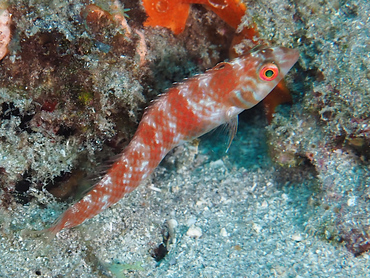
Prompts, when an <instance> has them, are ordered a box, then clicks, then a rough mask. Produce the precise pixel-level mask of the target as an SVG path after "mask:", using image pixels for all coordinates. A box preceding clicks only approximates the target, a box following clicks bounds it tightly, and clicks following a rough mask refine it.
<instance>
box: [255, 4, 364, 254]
mask: <svg viewBox="0 0 370 278" xmlns="http://www.w3.org/2000/svg"><path fill="white" fill-rule="evenodd" d="M250 9H251V13H252V14H253V16H254V18H255V20H256V22H259V21H260V20H263V18H271V20H270V21H269V22H265V24H263V25H261V26H260V27H261V28H260V29H259V30H260V33H261V36H263V37H264V38H266V39H269V40H272V41H273V42H274V43H277V44H284V43H286V37H287V36H290V37H291V42H290V45H293V46H296V47H299V49H300V51H301V56H302V60H301V63H300V67H301V68H300V70H299V71H297V73H296V75H295V76H294V77H293V78H294V84H293V83H292V80H288V84H289V85H290V86H291V88H292V87H293V89H292V91H293V98H294V100H295V104H294V105H293V106H292V107H291V109H290V112H289V114H287V113H280V114H278V115H277V116H276V117H275V119H274V121H273V124H272V125H271V126H270V127H269V138H270V139H269V141H270V146H271V153H272V155H273V157H274V159H275V160H276V161H277V162H279V163H280V164H284V165H287V166H295V165H298V164H302V163H305V162H309V163H311V164H313V165H314V166H315V169H316V171H317V172H318V175H317V178H318V180H319V182H320V184H321V190H322V191H321V194H320V195H318V196H316V197H315V198H318V199H319V200H320V204H321V207H322V210H320V211H317V213H316V214H315V217H313V218H312V219H310V221H309V222H308V224H307V225H308V227H309V229H313V230H316V229H318V227H323V225H321V223H331V225H332V226H333V227H334V229H335V230H336V231H335V233H336V234H337V235H338V237H337V239H338V240H339V241H341V240H344V241H345V242H346V244H347V246H348V247H349V249H350V250H351V251H353V252H354V253H355V254H359V253H361V252H364V251H366V250H369V245H368V241H369V240H370V237H369V232H368V231H367V230H368V228H367V227H368V226H369V224H370V222H369V219H368V217H366V215H369V206H367V205H366V203H367V202H368V191H369V178H370V171H369V159H368V153H369V145H370V144H369V143H370V137H369V135H370V134H369V119H370V118H369V111H370V110H369V107H370V95H369V91H368V90H369V89H368V88H369V85H370V79H369V76H368V68H369V63H370V57H369V43H368V42H369V38H368V34H369V31H370V29H369V24H368V23H369V18H368V11H369V9H370V6H369V3H368V2H366V1H360V2H354V1H347V2H345V3H343V2H341V1H322V2H320V4H318V3H313V2H312V3H311V2H304V1H298V2H297V3H295V5H287V4H286V3H283V2H280V1H269V2H266V1H258V2H256V3H255V4H254V5H253V7H250ZM316 15H317V16H316ZM287 18H291V19H293V20H292V21H291V22H290V24H287V22H286V19H287ZM283 26H284V28H282V27H283ZM271 30H276V32H274V33H272V32H271ZM294 92H296V93H295V94H294ZM319 223H320V224H319ZM351 231H353V234H357V236H354V237H353V238H359V237H360V236H359V234H362V243H361V244H362V246H367V248H364V247H358V248H357V247H354V245H356V244H359V243H358V242H357V241H356V242H355V241H353V238H352V237H351V236H349V234H351V233H352V232H351ZM360 231H363V232H360ZM361 244H360V246H361Z"/></svg>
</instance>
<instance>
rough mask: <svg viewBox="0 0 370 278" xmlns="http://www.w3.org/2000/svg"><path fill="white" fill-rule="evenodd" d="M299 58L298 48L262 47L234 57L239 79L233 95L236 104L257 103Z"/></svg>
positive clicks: (253, 104)
mask: <svg viewBox="0 0 370 278" xmlns="http://www.w3.org/2000/svg"><path fill="white" fill-rule="evenodd" d="M298 57H299V52H298V51H297V50H296V49H291V48H286V47H272V48H261V47H260V48H257V49H254V50H252V51H251V52H250V53H248V54H247V55H245V56H243V57H240V58H239V59H236V60H234V62H233V63H235V64H234V66H235V67H237V68H238V70H237V72H238V73H237V76H236V78H237V79H238V80H239V82H238V83H237V86H236V87H235V89H234V90H233V91H232V92H231V93H230V95H229V97H230V101H231V103H232V105H233V106H236V107H238V108H243V109H248V108H251V107H253V106H255V105H256V104H257V103H259V102H260V101H261V100H263V99H264V98H265V97H266V96H267V95H268V94H269V93H270V92H271V91H272V90H273V89H274V88H275V86H276V85H277V84H278V83H279V82H280V81H281V80H282V79H283V78H284V76H285V75H286V74H287V73H288V71H289V70H290V69H291V67H292V66H293V65H294V64H295V63H296V62H297V60H298Z"/></svg>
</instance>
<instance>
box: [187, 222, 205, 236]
mask: <svg viewBox="0 0 370 278" xmlns="http://www.w3.org/2000/svg"><path fill="white" fill-rule="evenodd" d="M202 234H203V233H202V229H201V228H199V227H195V226H194V225H192V226H191V227H190V228H189V230H188V231H187V232H186V235H187V236H189V237H193V238H200V237H201V236H202Z"/></svg>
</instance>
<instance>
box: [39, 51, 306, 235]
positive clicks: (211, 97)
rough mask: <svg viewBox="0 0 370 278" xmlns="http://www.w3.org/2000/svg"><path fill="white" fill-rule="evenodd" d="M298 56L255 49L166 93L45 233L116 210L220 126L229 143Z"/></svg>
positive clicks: (70, 226)
mask: <svg viewBox="0 0 370 278" xmlns="http://www.w3.org/2000/svg"><path fill="white" fill-rule="evenodd" d="M298 56H299V53H298V51H297V50H294V49H289V48H284V47H274V48H257V49H254V50H253V51H251V52H250V53H248V54H246V55H245V56H242V57H239V58H236V59H234V60H231V61H230V62H223V63H220V64H218V65H216V66H215V67H214V68H212V69H210V70H208V71H206V72H205V73H203V74H200V75H197V76H194V77H192V78H189V79H188V80H185V81H184V82H182V83H179V84H176V85H175V86H174V87H172V88H170V89H169V90H168V91H167V92H166V93H165V94H163V95H161V96H160V97H159V98H158V99H157V100H155V101H154V102H153V103H152V104H151V105H150V106H149V107H148V108H147V110H146V112H145V113H144V116H143V118H142V120H141V122H140V124H139V127H138V129H137V131H136V133H135V135H134V136H133V138H132V140H131V142H130V143H129V145H128V146H127V147H126V148H125V149H124V151H123V152H122V154H121V156H120V158H119V160H117V161H116V162H115V163H114V164H113V166H112V167H111V168H110V169H109V170H108V172H107V173H106V174H105V175H104V177H103V178H102V180H101V181H100V182H98V183H97V184H96V185H95V186H94V187H93V188H92V189H91V190H90V191H89V192H88V193H87V194H86V195H85V196H84V197H83V198H82V199H81V200H80V201H78V202H76V203H75V204H74V205H72V206H71V207H70V208H68V209H67V210H66V211H65V212H64V214H62V215H61V217H60V218H59V219H58V220H57V221H56V223H55V224H54V225H53V226H52V227H50V228H49V229H47V230H46V232H47V233H49V234H52V235H55V234H57V233H58V232H59V231H61V230H62V229H66V228H72V227H75V226H77V225H79V224H81V223H82V222H84V221H85V220H86V219H90V218H92V217H94V216H95V215H97V214H99V213H100V212H101V211H103V210H105V209H106V208H108V207H110V206H111V205H113V204H115V203H116V202H118V201H119V200H120V199H121V198H122V197H123V196H124V195H125V194H127V193H129V192H131V191H132V190H134V189H135V188H136V187H137V186H138V185H139V184H140V183H141V182H142V181H143V180H144V179H146V178H147V177H148V176H149V175H150V174H151V173H152V172H153V171H154V169H155V168H156V167H157V166H158V164H159V163H160V162H161V160H162V159H163V158H164V157H165V155H166V154H167V153H168V152H169V151H170V150H172V149H173V148H174V147H176V146H178V145H179V144H182V143H184V142H187V141H190V140H192V139H195V138H197V137H199V136H201V135H203V134H205V133H207V132H209V131H211V130H212V129H214V128H216V127H218V126H220V125H222V124H229V125H230V128H231V129H230V130H231V132H230V133H231V135H230V138H231V140H232V138H233V136H234V135H235V132H236V127H237V117H238V115H239V114H240V113H241V112H242V111H243V110H245V109H249V108H251V107H253V106H255V105H256V104H257V103H259V102H260V101H261V100H262V99H263V98H264V97H266V95H268V94H269V93H270V92H271V90H272V89H273V88H274V87H275V86H276V85H277V84H278V83H279V81H280V80H282V79H283V77H284V76H285V75H286V74H287V72H288V71H289V70H290V68H291V67H292V66H293V65H294V64H295V63H296V61H297V60H298ZM231 140H230V142H231Z"/></svg>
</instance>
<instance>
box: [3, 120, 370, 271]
mask: <svg viewBox="0 0 370 278" xmlns="http://www.w3.org/2000/svg"><path fill="white" fill-rule="evenodd" d="M243 118H249V119H248V120H242V121H241V123H240V125H239V131H238V134H237V136H236V138H235V139H234V142H233V144H232V145H231V148H230V150H229V152H228V153H227V154H225V152H224V151H225V149H226V146H227V138H226V136H224V135H222V133H220V132H218V131H215V132H213V133H211V134H210V135H208V136H207V137H206V138H203V139H202V140H201V143H200V145H199V148H198V150H196V148H194V147H188V148H187V149H186V151H184V149H182V148H181V147H180V149H178V150H177V151H175V152H174V153H173V154H170V156H169V157H167V158H166V160H165V161H164V162H163V163H162V164H161V166H160V167H159V168H158V169H157V170H156V171H155V173H154V175H153V176H152V178H151V179H150V180H148V181H147V182H146V183H144V184H143V185H141V186H140V187H139V188H138V189H137V190H135V191H134V192H133V193H131V194H129V195H128V196H127V197H126V198H123V199H122V200H121V201H120V202H119V203H118V204H116V205H114V206H113V207H111V208H110V209H108V210H106V211H105V212H103V213H101V214H100V215H98V216H97V217H95V218H93V219H92V220H89V221H87V222H86V223H84V224H83V225H81V226H79V227H77V228H75V229H71V230H66V231H63V232H61V233H59V234H58V236H57V237H56V238H55V239H54V240H53V241H52V242H51V243H50V244H49V245H45V244H44V243H43V241H41V240H39V239H33V238H29V237H22V236H21V235H20V233H19V231H17V227H18V226H20V227H21V226H22V227H24V226H27V227H29V228H32V229H38V228H39V229H41V228H43V227H44V226H42V225H41V223H40V222H41V221H45V222H46V223H51V222H52V219H55V217H57V216H58V215H59V214H60V213H61V210H62V208H57V207H55V208H50V209H43V210H40V209H39V208H36V206H32V205H31V206H24V207H23V208H19V210H17V211H14V212H13V214H12V217H11V218H10V217H9V219H8V221H9V222H10V223H8V224H9V226H8V230H9V233H8V234H2V235H1V237H0V244H1V250H2V252H1V255H0V277H370V254H369V253H364V254H362V255H360V256H358V257H354V256H353V254H352V253H350V252H349V251H348V250H347V249H346V247H345V246H344V245H340V244H333V243H331V242H328V241H326V240H324V239H323V238H322V237H320V236H318V235H316V234H315V232H314V231H312V230H310V229H308V228H307V225H306V221H307V219H309V218H310V217H312V216H313V215H314V213H315V211H314V209H313V208H312V206H311V205H310V204H309V196H310V195H311V194H312V190H313V189H312V188H313V187H314V185H315V177H314V173H308V174H307V171H301V172H299V170H297V169H296V170H294V171H288V170H284V169H282V168H279V167H277V166H276V165H274V164H272V162H271V161H270V159H269V156H268V154H267V147H266V146H265V143H264V142H266V140H265V138H264V137H265V131H264V130H265V123H264V120H263V118H262V117H261V116H259V115H253V113H252V114H248V115H246V116H245V115H244V117H243ZM196 152H198V154H197V155H195V156H194V157H192V156H189V153H196ZM185 154H186V155H185ZM30 219H32V220H31V221H30ZM166 221H168V222H169V223H170V225H169V226H170V227H172V228H174V232H171V235H172V237H171V238H170V240H169V243H168V249H169V253H168V254H167V255H166V256H165V258H164V259H163V260H161V261H160V262H159V263H157V262H156V261H155V260H154V259H153V258H152V256H151V255H150V252H151V250H152V249H153V248H155V247H156V246H158V245H159V244H160V243H161V242H162V240H163V237H162V230H163V229H165V227H166V225H165V222H166ZM173 223H177V226H176V225H174V224H173ZM45 225H46V224H45ZM189 229H190V232H191V231H193V232H192V234H190V235H189ZM14 230H16V232H14ZM5 231H6V229H5ZM10 231H11V232H10ZM200 234H201V235H200ZM199 235H200V236H199ZM196 236H199V237H198V238H196Z"/></svg>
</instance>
